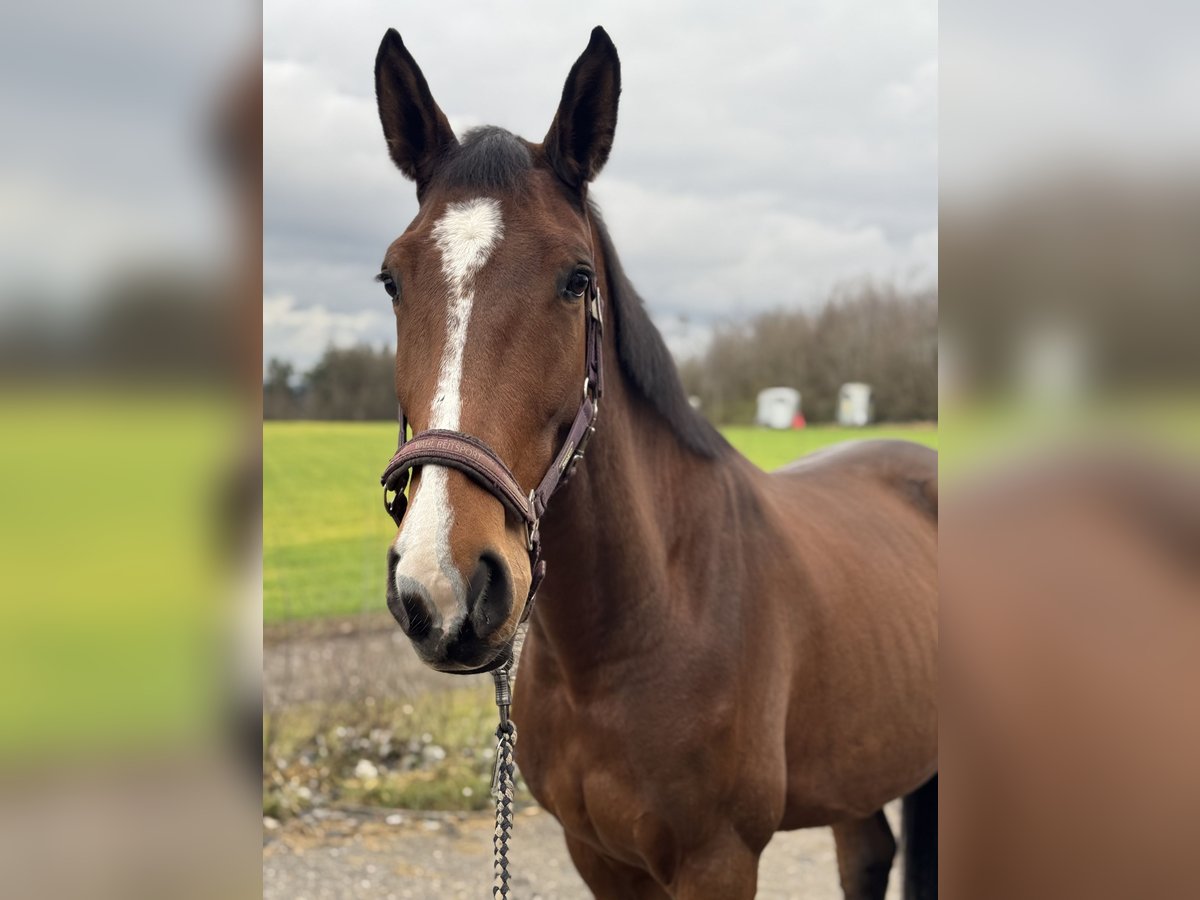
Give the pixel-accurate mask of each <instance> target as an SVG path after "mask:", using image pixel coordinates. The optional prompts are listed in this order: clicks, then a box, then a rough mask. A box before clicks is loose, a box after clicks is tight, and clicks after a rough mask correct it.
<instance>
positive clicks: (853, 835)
mask: <svg viewBox="0 0 1200 900" xmlns="http://www.w3.org/2000/svg"><path fill="white" fill-rule="evenodd" d="M833 840H834V843H835V844H836V845H837V861H838V874H840V875H841V878H842V893H843V894H844V895H845V897H846V900H883V897H884V894H886V893H887V883H888V874H889V873H890V872H891V870H892V858H893V857H894V856H895V855H896V839H895V838H893V837H892V829H891V827H890V826H889V825H888V820H887V816H885V815H884V814H883V810H879V812H877V813H875V814H874V815H871V816H868V817H867V818H865V819H855V820H853V821H850V822H839V823H838V824H836V825H834V826H833Z"/></svg>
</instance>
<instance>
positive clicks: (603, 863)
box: [567, 837, 670, 900]
mask: <svg viewBox="0 0 1200 900" xmlns="http://www.w3.org/2000/svg"><path fill="white" fill-rule="evenodd" d="M567 850H568V851H569V852H570V854H571V861H572V862H573V863H575V868H576V870H577V871H578V872H579V875H580V877H582V878H583V880H584V883H585V884H587V886H588V890H590V891H591V892H592V894H593V896H595V897H596V898H597V900H609V898H612V900H626V898H630V900H669V898H670V895H669V894H668V893H667V892H666V891H665V890H663V888H662V887H661V886H660V885H659V884H658V882H656V881H655V880H654V878H653V877H651V875H650V874H649V873H648V872H643V871H642V870H641V869H635V868H633V867H631V866H627V865H624V864H623V863H619V862H617V861H616V860H612V859H609V858H608V857H605V856H601V855H600V854H599V853H597V852H596V851H595V850H593V849H592V848H591V847H589V846H588V845H587V844H585V843H583V842H582V841H577V840H573V839H572V838H571V837H567Z"/></svg>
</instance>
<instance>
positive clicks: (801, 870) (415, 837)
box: [263, 808, 900, 900]
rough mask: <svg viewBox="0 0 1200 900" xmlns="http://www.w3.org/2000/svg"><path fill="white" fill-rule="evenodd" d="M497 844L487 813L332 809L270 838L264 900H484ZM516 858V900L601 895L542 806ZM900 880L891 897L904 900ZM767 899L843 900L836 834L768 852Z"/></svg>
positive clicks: (817, 833) (518, 832)
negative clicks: (585, 881)
mask: <svg viewBox="0 0 1200 900" xmlns="http://www.w3.org/2000/svg"><path fill="white" fill-rule="evenodd" d="M889 812H895V811H894V810H889ZM893 824H895V823H894V822H893ZM491 843H492V817H491V816H490V815H488V814H485V813H454V814H450V813H446V814H428V813H399V812H394V813H390V814H389V813H386V812H376V811H372V812H369V813H367V812H362V813H356V812H341V811H333V810H326V811H323V812H321V813H318V814H316V815H312V814H310V815H308V816H305V817H302V818H300V819H294V820H292V821H290V822H288V823H287V824H285V825H282V826H275V827H273V828H269V829H268V830H267V831H266V838H265V846H264V849H263V900H351V898H355V900H358V898H372V900H385V898H386V900H401V898H403V900H458V898H468V900H479V898H483V897H488V896H490V895H491V884H492V859H491ZM510 860H511V865H512V870H513V873H514V875H515V877H514V880H513V882H512V885H513V889H512V893H513V896H514V897H517V898H521V900H537V898H543V900H576V898H580V900H582V898H587V897H590V896H591V895H590V894H589V893H588V891H587V889H586V888H585V887H584V885H583V882H582V881H580V879H579V876H578V875H577V874H576V873H575V870H574V868H573V867H572V865H571V860H570V857H569V856H568V855H567V850H566V847H565V846H564V844H563V840H562V832H561V830H560V829H559V827H558V823H557V822H556V821H555V820H554V819H553V817H551V816H550V815H549V814H547V813H545V812H543V811H542V810H540V809H537V808H530V809H526V810H523V811H522V812H521V813H520V815H519V816H518V818H517V822H516V826H515V830H514V838H513V845H512V851H511V853H510ZM897 868H898V867H897ZM897 876H898V873H897V871H895V870H893V873H892V883H891V885H890V887H889V890H888V898H889V900H898V898H899V897H900V886H899V878H898V877H897ZM758 896H759V897H761V898H771V900H782V898H791V897H803V898H805V900H841V897H842V893H841V890H840V888H839V887H838V882H837V864H836V861H835V859H834V850H833V838H832V836H831V834H830V832H829V829H828V828H818V829H812V830H807V831H790V832H781V833H780V834H777V835H776V836H775V839H774V840H773V841H771V843H770V845H769V846H768V847H767V850H766V853H765V854H763V859H762V865H761V867H760V869H759V883H758Z"/></svg>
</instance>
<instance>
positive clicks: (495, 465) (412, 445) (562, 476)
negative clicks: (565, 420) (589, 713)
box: [380, 275, 604, 622]
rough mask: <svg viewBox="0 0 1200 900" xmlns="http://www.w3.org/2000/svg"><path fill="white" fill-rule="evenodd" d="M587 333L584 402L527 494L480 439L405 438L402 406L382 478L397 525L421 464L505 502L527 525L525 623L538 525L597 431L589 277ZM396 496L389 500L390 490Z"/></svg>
mask: <svg viewBox="0 0 1200 900" xmlns="http://www.w3.org/2000/svg"><path fill="white" fill-rule="evenodd" d="M586 316H587V319H586V325H585V329H586V333H585V335H584V344H585V347H586V350H585V363H584V376H583V400H582V402H581V403H580V405H579V412H577V413H576V414H575V421H574V422H572V423H571V430H570V431H569V432H568V433H567V438H566V440H565V441H564V442H563V445H562V448H561V449H560V450H559V451H558V453H557V454H555V456H554V459H553V460H552V461H551V463H550V467H549V468H548V469H547V470H546V474H545V475H544V476H543V477H542V480H541V482H540V483H539V484H538V486H537V487H536V488H534V489H533V490H532V491H529V492H528V494H527V493H526V492H525V491H524V489H523V488H522V487H521V485H520V483H519V482H518V481H517V478H516V476H515V475H513V473H512V470H511V469H510V468H509V467H508V466H507V465H505V464H504V460H502V459H501V458H500V457H499V455H498V454H497V453H496V452H495V451H494V450H493V449H492V448H491V447H489V446H488V445H487V444H486V443H485V442H484V441H482V440H480V439H479V438H477V437H473V436H471V435H469V434H464V433H463V432H461V431H449V430H446V429H441V428H432V429H429V430H427V431H422V432H421V433H420V434H414V435H413V437H412V440H406V432H407V430H408V420H407V418H406V417H405V415H404V409H403V407H401V408H400V411H399V419H400V438H399V441H398V444H397V448H396V453H395V455H394V456H393V457H392V458H391V461H390V462H389V463H388V465H387V468H386V469H385V470H384V472H383V476H382V477H381V478H380V482H381V483H382V484H383V506H384V508H385V509H386V510H387V511H388V514H389V515H390V516H391V517H392V518H393V519H394V520H395V522H396V525H397V527H399V525H400V523H401V522H402V521H403V520H404V513H405V510H406V509H407V508H408V498H407V497H406V496H405V494H404V491H405V490H406V488H407V487H408V481H409V475H410V473H411V472H412V470H413V469H415V468H417V467H419V466H447V467H449V468H451V469H457V470H458V471H460V472H462V473H463V474H465V475H467V476H468V477H469V478H471V479H472V480H473V481H474V482H475V483H476V484H478V485H479V486H480V487H482V488H483V489H484V490H486V491H487V492H488V493H490V494H491V495H492V496H493V497H495V498H496V499H497V500H499V501H500V503H501V504H503V506H504V508H505V509H506V510H507V511H508V512H509V513H510V514H511V515H512V516H513V517H514V518H516V519H518V520H519V521H520V522H521V523H522V524H524V526H525V543H526V547H527V548H528V550H529V572H530V581H529V594H528V596H527V597H526V598H525V608H524V610H523V611H522V613H521V621H522V622H524V621H525V620H526V619H527V618H528V617H529V614H530V612H531V611H532V610H533V598H534V595H535V594H536V593H537V589H538V585H540V584H541V583H542V578H543V577H544V576H545V574H546V563H545V561H544V560H542V559H541V553H542V542H541V537H540V535H539V526H540V523H541V519H542V515H543V514H544V513H545V512H546V506H547V504H548V503H549V502H550V498H551V497H552V496H553V495H554V492H555V491H557V490H558V489H559V488H560V487H562V485H564V484H566V483H567V481H568V479H570V477H571V475H572V474H573V473H574V471H575V467H576V466H577V465H578V464H579V461H580V460H581V459H582V458H583V451H584V448H586V447H587V443H588V440H589V439H590V438H591V436H592V434H593V433H594V432H595V430H596V415H597V413H598V412H599V410H600V396H601V394H602V393H603V392H604V342H603V330H604V318H603V312H602V311H601V298H600V287H599V285H598V284H597V282H596V276H595V275H593V276H592V279H591V285H590V287H589V289H588V298H587V312H586ZM392 491H395V496H393V497H392V498H390V499H389V498H388V494H389V492H392Z"/></svg>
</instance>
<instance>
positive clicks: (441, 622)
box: [375, 28, 620, 672]
mask: <svg viewBox="0 0 1200 900" xmlns="http://www.w3.org/2000/svg"><path fill="white" fill-rule="evenodd" d="M375 86H376V93H377V96H378V101H379V115H380V119H381V120H382V122H383V131H384V135H385V137H386V138H387V145H388V150H389V152H390V154H391V157H392V160H393V161H394V162H395V163H396V165H397V166H398V167H399V168H400V171H401V172H403V173H404V174H405V175H406V176H408V177H409V178H411V179H412V180H413V181H415V182H416V185H417V198H418V201H419V209H418V212H417V216H416V218H415V219H414V220H413V221H412V223H411V224H410V225H409V226H408V228H407V230H406V231H405V232H404V233H403V234H402V235H401V236H400V237H399V238H397V239H396V240H395V241H394V242H393V243H392V245H391V246H390V247H389V248H388V250H387V253H386V255H385V256H384V260H383V266H382V271H381V274H380V276H379V277H380V280H381V281H382V282H383V285H384V287H385V288H386V289H387V292H388V294H389V295H390V296H391V298H392V305H393V308H394V310H395V314H396V348H397V352H396V393H397V397H398V398H399V400H400V402H401V405H402V407H403V409H404V410H405V412H406V414H407V416H408V419H409V422H410V424H411V425H412V429H413V433H414V434H417V433H419V432H422V431H425V430H428V429H448V430H451V431H457V432H462V433H464V434H467V435H471V436H474V437H476V438H479V439H481V440H483V441H484V442H486V443H487V444H488V445H490V446H491V447H492V448H493V449H494V450H495V452H496V453H497V455H498V456H499V457H500V458H501V459H502V460H504V461H505V462H506V463H507V464H508V466H509V467H510V468H511V469H512V473H513V474H514V475H515V476H516V479H517V480H518V481H519V482H520V484H521V485H523V486H524V490H525V491H526V492H528V490H529V489H530V488H531V487H532V486H533V485H535V484H537V482H538V480H539V479H540V478H541V477H542V475H543V474H544V473H545V472H546V471H547V469H548V467H549V466H550V465H551V463H552V461H553V460H554V457H555V454H556V453H557V451H558V449H559V446H560V444H561V443H562V440H563V436H564V433H565V431H566V430H567V429H568V427H569V426H570V425H571V422H572V419H573V418H574V416H575V414H576V412H577V411H578V410H579V408H580V398H581V387H582V383H583V366H584V355H585V347H584V342H585V316H586V303H585V299H586V298H587V297H588V295H589V291H590V289H591V287H592V285H593V284H594V283H596V281H595V280H596V279H597V278H599V277H601V274H600V267H601V266H602V262H601V260H599V259H597V258H596V256H595V255H594V254H595V251H594V249H593V241H592V233H591V228H590V225H589V222H588V219H587V215H586V210H587V201H586V191H587V185H588V183H589V182H590V181H591V179H592V178H594V177H595V176H596V174H597V173H598V172H599V171H600V169H601V167H602V166H603V165H604V163H605V161H606V159H607V158H608V153H609V149H610V148H611V146H612V139H613V132H614V129H615V127H616V120H617V96H618V94H619V93H620V64H619V62H618V60H617V53H616V49H615V48H614V47H613V44H612V41H611V40H609V37H608V35H607V34H605V33H604V31H603V30H602V29H600V28H597V29H595V30H594V31H593V32H592V37H591V42H590V43H589V44H588V46H587V49H586V50H585V51H584V52H583V55H582V56H580V57H579V60H578V61H577V62H576V63H575V65H574V67H573V68H572V69H571V72H570V74H569V75H568V76H567V81H566V85H565V87H564V89H563V95H562V101H561V104H560V105H559V108H558V112H557V114H556V115H555V117H554V120H553V122H552V124H551V125H550V130H549V132H548V133H547V134H546V137H545V139H544V140H543V142H542V143H540V144H534V143H530V142H528V141H525V140H522V139H520V138H517V137H515V136H513V135H511V134H509V133H508V132H506V131H503V130H501V129H496V128H486V129H478V130H476V131H474V132H470V133H468V134H466V135H465V136H464V138H463V140H462V142H460V141H459V140H458V138H457V137H456V136H455V134H454V132H453V131H452V130H451V128H450V124H449V122H448V121H447V119H446V116H445V115H444V114H443V113H442V111H441V110H440V109H439V108H438V106H437V104H436V103H435V102H434V100H433V96H432V95H431V94H430V91H429V86H428V84H427V83H426V81H425V77H424V76H423V75H422V74H421V70H420V69H419V68H418V66H417V64H416V62H415V61H414V60H413V58H412V56H411V55H410V54H409V52H408V50H407V48H406V47H405V46H404V43H403V41H401V39H400V35H399V34H397V33H396V32H395V31H388V33H387V34H386V35H385V36H384V39H383V43H382V44H381V45H380V48H379V55H378V57H377V59H376V62H375ZM409 495H410V502H409V506H408V511H407V514H406V515H405V517H404V519H403V521H402V524H401V527H400V529H399V533H398V534H397V536H396V539H395V541H394V542H393V544H392V546H391V548H390V550H389V552H388V589H387V590H388V608H389V609H390V610H391V611H392V614H393V615H394V616H395V617H396V620H397V621H398V622H399V623H400V626H401V627H402V628H403V629H404V631H405V633H406V634H407V635H408V636H409V638H410V639H411V640H412V642H413V644H414V645H415V647H416V649H417V651H418V653H419V654H420V656H421V657H422V659H424V660H425V661H426V662H427V663H429V664H430V665H431V666H433V667H434V668H437V669H442V670H444V671H459V672H461V671H469V670H474V669H479V668H482V667H487V666H489V665H491V664H493V663H494V662H495V661H496V660H497V659H498V658H499V657H500V656H501V654H503V653H504V652H505V651H506V649H507V648H508V646H509V645H510V643H511V640H512V638H513V636H514V634H515V632H516V629H517V626H518V624H519V623H520V621H521V616H522V613H523V612H524V606H525V602H526V601H525V598H526V596H527V595H528V591H529V585H530V583H531V578H532V573H531V571H530V558H529V555H528V553H527V544H526V541H527V535H526V532H525V528H524V526H523V524H522V523H521V522H520V521H517V520H515V519H514V517H513V516H512V515H510V514H506V510H505V507H504V506H503V505H502V504H501V503H500V502H499V501H498V500H497V499H496V498H495V497H494V496H493V495H492V494H491V493H489V492H487V491H486V490H484V489H483V488H481V487H479V486H478V485H477V484H476V483H475V482H474V481H472V480H471V479H469V478H468V477H467V476H466V475H464V474H462V473H461V472H459V471H456V470H454V469H451V468H447V467H444V466H439V465H426V466H424V467H423V468H420V469H418V470H416V472H415V474H414V477H413V483H412V485H411V486H410V489H409Z"/></svg>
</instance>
